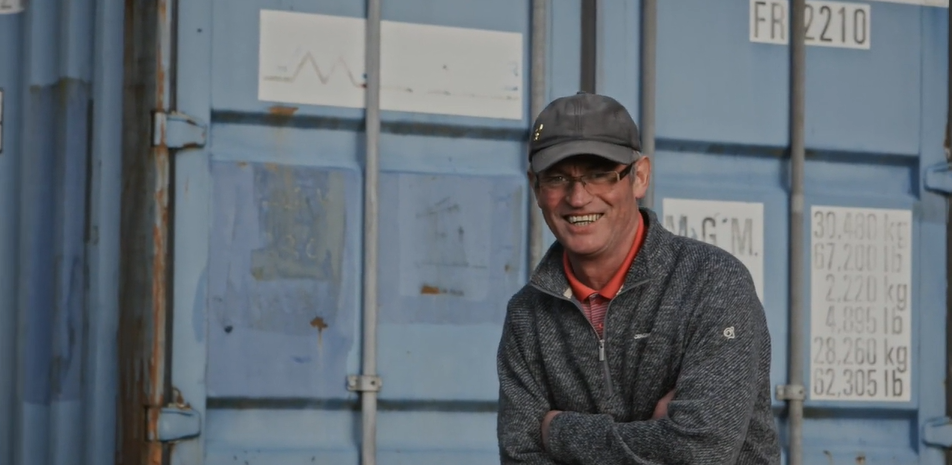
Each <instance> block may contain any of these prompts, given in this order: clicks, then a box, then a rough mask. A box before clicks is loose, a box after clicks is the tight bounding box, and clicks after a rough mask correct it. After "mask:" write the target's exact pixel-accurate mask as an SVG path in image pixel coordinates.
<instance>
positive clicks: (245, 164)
mask: <svg viewBox="0 0 952 465" xmlns="http://www.w3.org/2000/svg"><path fill="white" fill-rule="evenodd" d="M246 166H248V162H246V161H239V162H238V167H239V168H244V167H246Z"/></svg>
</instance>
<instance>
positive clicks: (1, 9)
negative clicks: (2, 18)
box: [0, 0, 26, 15]
mask: <svg viewBox="0 0 952 465" xmlns="http://www.w3.org/2000/svg"><path fill="white" fill-rule="evenodd" d="M25 3H26V0H0V15H9V14H13V13H22V12H23V7H24V6H25Z"/></svg>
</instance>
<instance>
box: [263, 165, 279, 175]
mask: <svg viewBox="0 0 952 465" xmlns="http://www.w3.org/2000/svg"><path fill="white" fill-rule="evenodd" d="M264 168H265V169H266V170H268V171H271V172H273V173H276V172H278V164H277V163H265V164H264Z"/></svg>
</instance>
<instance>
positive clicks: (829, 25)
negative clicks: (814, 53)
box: [750, 0, 870, 49]
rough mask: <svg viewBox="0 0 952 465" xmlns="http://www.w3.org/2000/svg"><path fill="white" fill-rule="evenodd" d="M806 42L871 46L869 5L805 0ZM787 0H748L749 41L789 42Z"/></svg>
mask: <svg viewBox="0 0 952 465" xmlns="http://www.w3.org/2000/svg"><path fill="white" fill-rule="evenodd" d="M804 22H805V24H806V35H805V42H806V44H807V45H813V46H817V47H839V48H853V49H869V48H870V7H869V5H867V4H862V3H844V2H821V1H812V0H811V1H807V2H806V10H805V11H804ZM789 32H790V14H789V2H788V1H787V0H750V41H751V42H762V43H768V44H780V45H786V44H789V43H790V33H789Z"/></svg>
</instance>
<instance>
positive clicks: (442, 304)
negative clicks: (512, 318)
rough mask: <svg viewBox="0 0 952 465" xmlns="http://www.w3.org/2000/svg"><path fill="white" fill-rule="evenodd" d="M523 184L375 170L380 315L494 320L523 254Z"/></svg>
mask: <svg viewBox="0 0 952 465" xmlns="http://www.w3.org/2000/svg"><path fill="white" fill-rule="evenodd" d="M523 184H525V180H524V179H523V178H521V177H518V176H507V177H499V176H452V175H449V176H447V175H442V176H433V175H421V174H409V173H383V174H381V178H380V212H381V224H382V225H384V226H383V228H384V233H383V234H381V238H380V255H381V258H380V267H381V273H380V293H381V295H385V296H387V306H388V310H387V311H386V312H381V314H380V319H381V321H382V322H385V323H399V324H405V323H435V324H457V325H458V324H480V323H495V322H501V321H502V318H503V317H504V316H505V308H506V302H507V301H508V298H509V296H510V295H512V294H513V293H514V292H516V291H517V290H518V287H519V282H520V281H519V277H520V274H521V269H522V266H521V265H519V264H520V263H523V262H524V261H525V258H524V256H523V250H522V242H523V227H524V220H523V217H524V216H525V212H526V209H525V205H523V198H524V197H523V189H524V187H523Z"/></svg>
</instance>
